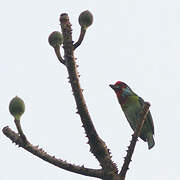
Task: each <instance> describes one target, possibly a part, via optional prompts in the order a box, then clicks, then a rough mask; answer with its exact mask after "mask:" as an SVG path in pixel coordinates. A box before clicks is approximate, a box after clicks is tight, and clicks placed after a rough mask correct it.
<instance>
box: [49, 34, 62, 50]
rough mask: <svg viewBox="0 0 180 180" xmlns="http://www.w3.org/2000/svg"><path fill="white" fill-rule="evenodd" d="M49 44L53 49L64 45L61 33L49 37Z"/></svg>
mask: <svg viewBox="0 0 180 180" xmlns="http://www.w3.org/2000/svg"><path fill="white" fill-rule="evenodd" d="M48 42H49V44H50V45H51V46H52V47H53V48H56V47H59V46H61V44H62V43H63V36H62V34H61V33H60V32H58V31H54V32H52V33H51V34H50V35H49V38H48Z"/></svg>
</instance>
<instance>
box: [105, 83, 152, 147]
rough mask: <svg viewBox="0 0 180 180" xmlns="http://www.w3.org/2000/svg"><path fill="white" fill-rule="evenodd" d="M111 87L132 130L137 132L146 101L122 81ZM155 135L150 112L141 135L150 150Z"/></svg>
mask: <svg viewBox="0 0 180 180" xmlns="http://www.w3.org/2000/svg"><path fill="white" fill-rule="evenodd" d="M109 86H110V87H111V88H112V89H113V90H114V92H115V93H116V96H117V99H118V101H119V104H120V105H121V108H122V111H123V112H124V114H125V117H126V119H127V120H128V122H129V124H130V126H131V128H132V129H133V131H135V128H136V126H137V120H138V116H139V113H140V112H141V110H142V109H143V105H144V100H143V99H142V98H141V97H139V96H138V95H137V94H136V93H134V92H133V91H132V89H131V88H130V87H129V86H128V85H127V84H126V83H124V82H122V81H117V82H116V83H115V84H110V85H109ZM153 135H154V123H153V119H152V116H151V113H150V111H149V112H148V114H147V116H146V120H145V122H144V124H143V127H142V130H141V133H140V138H141V139H142V140H143V141H145V142H147V143H148V149H151V148H152V147H153V146H154V145H155V141H154V137H153Z"/></svg>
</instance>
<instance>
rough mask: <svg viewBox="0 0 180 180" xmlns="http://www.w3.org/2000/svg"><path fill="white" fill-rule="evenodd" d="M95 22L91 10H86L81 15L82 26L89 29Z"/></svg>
mask: <svg viewBox="0 0 180 180" xmlns="http://www.w3.org/2000/svg"><path fill="white" fill-rule="evenodd" d="M92 23H93V15H92V14H91V12H90V11H88V10H87V11H84V12H82V13H81V14H80V15H79V24H80V26H81V27H82V28H84V29H87V28H88V27H89V26H90V25H91V24H92Z"/></svg>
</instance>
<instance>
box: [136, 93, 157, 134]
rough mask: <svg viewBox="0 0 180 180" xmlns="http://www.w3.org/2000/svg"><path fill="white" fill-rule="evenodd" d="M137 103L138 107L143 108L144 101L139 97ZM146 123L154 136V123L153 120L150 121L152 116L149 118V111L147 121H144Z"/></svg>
mask: <svg viewBox="0 0 180 180" xmlns="http://www.w3.org/2000/svg"><path fill="white" fill-rule="evenodd" d="M139 103H140V105H141V106H142V107H143V105H144V100H143V99H142V98H141V97H139ZM146 121H147V122H148V124H149V125H150V128H151V130H152V132H153V134H154V123H153V119H152V116H151V113H150V111H149V112H148V114H147V119H146Z"/></svg>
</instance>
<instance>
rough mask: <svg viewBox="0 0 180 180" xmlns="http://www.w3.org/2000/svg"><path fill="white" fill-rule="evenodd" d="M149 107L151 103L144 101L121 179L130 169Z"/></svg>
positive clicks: (122, 169)
mask: <svg viewBox="0 0 180 180" xmlns="http://www.w3.org/2000/svg"><path fill="white" fill-rule="evenodd" d="M149 107H150V103H148V102H145V103H144V107H143V110H142V112H140V118H139V120H138V124H137V127H136V129H135V131H134V134H133V135H132V140H131V143H130V146H129V147H128V150H127V155H126V157H125V159H124V164H123V166H122V168H121V172H120V174H119V175H120V179H121V180H124V179H125V176H126V173H127V170H128V169H129V168H128V167H129V164H130V162H131V158H132V155H133V152H134V149H135V145H136V142H137V139H138V137H139V135H140V133H141V129H142V127H143V124H144V122H145V120H146V116H147V114H148V112H149Z"/></svg>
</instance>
